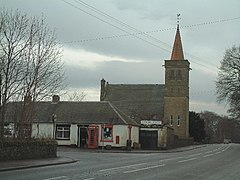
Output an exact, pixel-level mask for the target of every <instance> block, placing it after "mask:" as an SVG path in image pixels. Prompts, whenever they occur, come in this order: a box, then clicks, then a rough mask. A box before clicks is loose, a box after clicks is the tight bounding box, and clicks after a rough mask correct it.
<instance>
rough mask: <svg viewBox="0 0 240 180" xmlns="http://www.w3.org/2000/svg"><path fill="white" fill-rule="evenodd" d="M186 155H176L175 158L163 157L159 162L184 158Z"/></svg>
mask: <svg viewBox="0 0 240 180" xmlns="http://www.w3.org/2000/svg"><path fill="white" fill-rule="evenodd" d="M182 158H184V157H181V156H180V157H175V158H168V159H162V160H159V162H164V161H171V160H177V159H182Z"/></svg>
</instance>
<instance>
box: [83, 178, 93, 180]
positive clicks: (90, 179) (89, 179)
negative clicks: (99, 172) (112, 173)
mask: <svg viewBox="0 0 240 180" xmlns="http://www.w3.org/2000/svg"><path fill="white" fill-rule="evenodd" d="M92 179H95V178H88V179H84V180H92Z"/></svg>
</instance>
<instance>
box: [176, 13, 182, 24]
mask: <svg viewBox="0 0 240 180" xmlns="http://www.w3.org/2000/svg"><path fill="white" fill-rule="evenodd" d="M180 15H181V14H177V26H179V22H180V19H181V18H180Z"/></svg>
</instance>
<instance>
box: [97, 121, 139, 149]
mask: <svg viewBox="0 0 240 180" xmlns="http://www.w3.org/2000/svg"><path fill="white" fill-rule="evenodd" d="M101 133H102V132H101V126H100V125H99V136H98V137H99V138H98V145H99V146H106V145H111V146H112V147H126V145H127V140H128V136H129V134H128V133H129V128H128V125H113V141H112V142H102V141H101ZM116 136H119V144H116ZM131 140H132V146H133V142H136V143H139V128H138V127H135V126H132V129H131Z"/></svg>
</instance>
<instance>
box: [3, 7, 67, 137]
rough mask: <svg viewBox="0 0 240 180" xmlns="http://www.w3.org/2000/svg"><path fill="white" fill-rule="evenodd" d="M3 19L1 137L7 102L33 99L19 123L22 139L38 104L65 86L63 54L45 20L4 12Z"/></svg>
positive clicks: (28, 103)
mask: <svg viewBox="0 0 240 180" xmlns="http://www.w3.org/2000/svg"><path fill="white" fill-rule="evenodd" d="M0 16H1V22H0V23H1V24H2V25H1V27H2V28H1V31H0V33H1V34H0V53H1V64H2V65H3V68H2V75H3V83H2V87H1V88H2V95H3V96H2V108H1V114H2V117H1V127H2V128H1V137H3V125H4V121H5V114H6V109H7V104H8V102H9V101H11V100H13V101H23V100H24V99H25V98H26V99H28V100H29V99H31V103H30V102H29V101H23V105H22V106H23V108H22V111H21V116H20V117H21V118H20V119H19V122H18V128H19V129H18V130H19V136H20V137H21V132H22V130H23V129H24V128H23V127H24V125H25V124H31V123H32V120H33V115H34V104H35V102H36V101H38V100H41V99H43V98H45V97H47V96H52V95H53V94H55V93H56V92H57V91H58V90H59V89H60V88H61V86H62V82H63V77H64V74H63V64H62V63H61V60H60V56H61V51H60V47H58V45H57V41H56V38H55V32H54V31H50V30H49V29H48V27H47V26H46V24H45V22H44V19H43V18H42V19H41V20H39V19H37V18H35V17H33V18H29V17H27V15H25V14H21V13H20V12H19V11H16V12H15V13H13V12H9V11H2V12H1V13H0ZM26 99H25V100H26ZM30 110H31V111H30ZM30 112H31V113H30Z"/></svg>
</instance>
